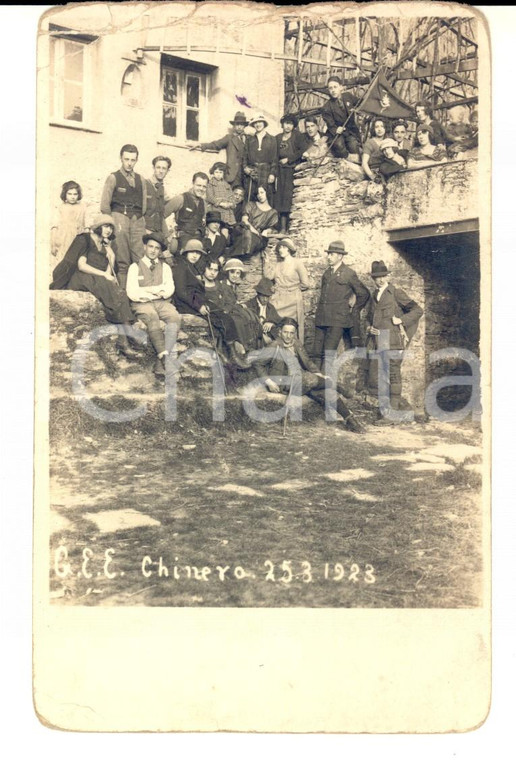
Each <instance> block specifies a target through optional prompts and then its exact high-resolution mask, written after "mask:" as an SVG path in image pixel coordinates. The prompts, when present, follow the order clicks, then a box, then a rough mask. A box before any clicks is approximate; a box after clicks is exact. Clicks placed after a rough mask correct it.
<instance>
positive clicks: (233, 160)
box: [201, 132, 247, 185]
mask: <svg viewBox="0 0 516 760" xmlns="http://www.w3.org/2000/svg"><path fill="white" fill-rule="evenodd" d="M242 138H243V139H242ZM242 138H240V137H238V136H237V135H234V134H233V133H232V132H229V133H228V134H227V135H224V137H221V138H220V140H213V142H209V143H201V150H224V149H225V151H226V164H227V169H226V172H225V175H224V179H225V180H226V182H229V184H230V185H231V184H233V183H235V184H236V183H238V184H241V182H242V162H243V160H244V151H245V144H246V141H247V135H242Z"/></svg>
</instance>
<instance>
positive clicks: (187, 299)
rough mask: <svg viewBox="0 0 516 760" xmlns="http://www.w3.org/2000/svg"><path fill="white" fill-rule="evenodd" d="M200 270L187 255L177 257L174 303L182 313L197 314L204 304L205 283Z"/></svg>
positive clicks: (174, 271)
mask: <svg viewBox="0 0 516 760" xmlns="http://www.w3.org/2000/svg"><path fill="white" fill-rule="evenodd" d="M197 274H198V272H197V270H196V269H195V268H194V266H193V264H190V262H189V261H188V260H187V258H186V257H185V256H179V257H177V260H176V263H175V265H174V269H173V275H174V284H175V292H174V304H175V306H176V309H177V310H178V312H179V313H180V314H196V315H198V312H199V309H200V308H201V306H203V305H204V302H205V294H204V283H203V282H201V280H200V279H199V277H198V276H197Z"/></svg>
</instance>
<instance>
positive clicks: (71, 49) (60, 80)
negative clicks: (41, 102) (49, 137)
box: [50, 37, 88, 122]
mask: <svg viewBox="0 0 516 760" xmlns="http://www.w3.org/2000/svg"><path fill="white" fill-rule="evenodd" d="M87 51H88V44H87V43H84V42H80V41H76V40H72V39H66V38H62V37H54V38H52V39H51V40H50V117H51V118H52V119H55V120H57V121H76V122H84V120H85V110H86V107H85V80H86V71H87V66H86V64H87Z"/></svg>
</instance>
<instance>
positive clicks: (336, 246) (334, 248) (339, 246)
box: [326, 240, 347, 256]
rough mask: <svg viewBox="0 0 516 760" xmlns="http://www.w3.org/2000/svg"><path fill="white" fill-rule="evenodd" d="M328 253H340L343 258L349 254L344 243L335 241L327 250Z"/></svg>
mask: <svg viewBox="0 0 516 760" xmlns="http://www.w3.org/2000/svg"><path fill="white" fill-rule="evenodd" d="M326 253H340V254H341V255H342V256H345V255H346V254H347V251H346V246H345V245H344V241H343V240H333V241H332V242H331V243H330V245H329V246H328V248H327V249H326Z"/></svg>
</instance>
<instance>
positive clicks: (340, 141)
mask: <svg viewBox="0 0 516 760" xmlns="http://www.w3.org/2000/svg"><path fill="white" fill-rule="evenodd" d="M328 92H329V94H330V99H329V100H327V101H326V103H325V104H324V107H323V109H322V111H321V116H322V117H323V119H324V121H325V122H326V127H327V135H328V143H329V144H331V143H333V145H332V149H331V150H332V153H333V155H334V156H336V157H337V158H347V157H348V155H349V153H358V152H359V150H360V132H359V131H358V127H357V125H356V122H355V116H354V114H353V108H355V106H356V104H357V98H356V97H355V96H354V95H352V94H351V93H350V92H345V91H344V86H343V84H342V81H341V80H340V79H339V77H336V76H333V77H330V78H329V79H328Z"/></svg>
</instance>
